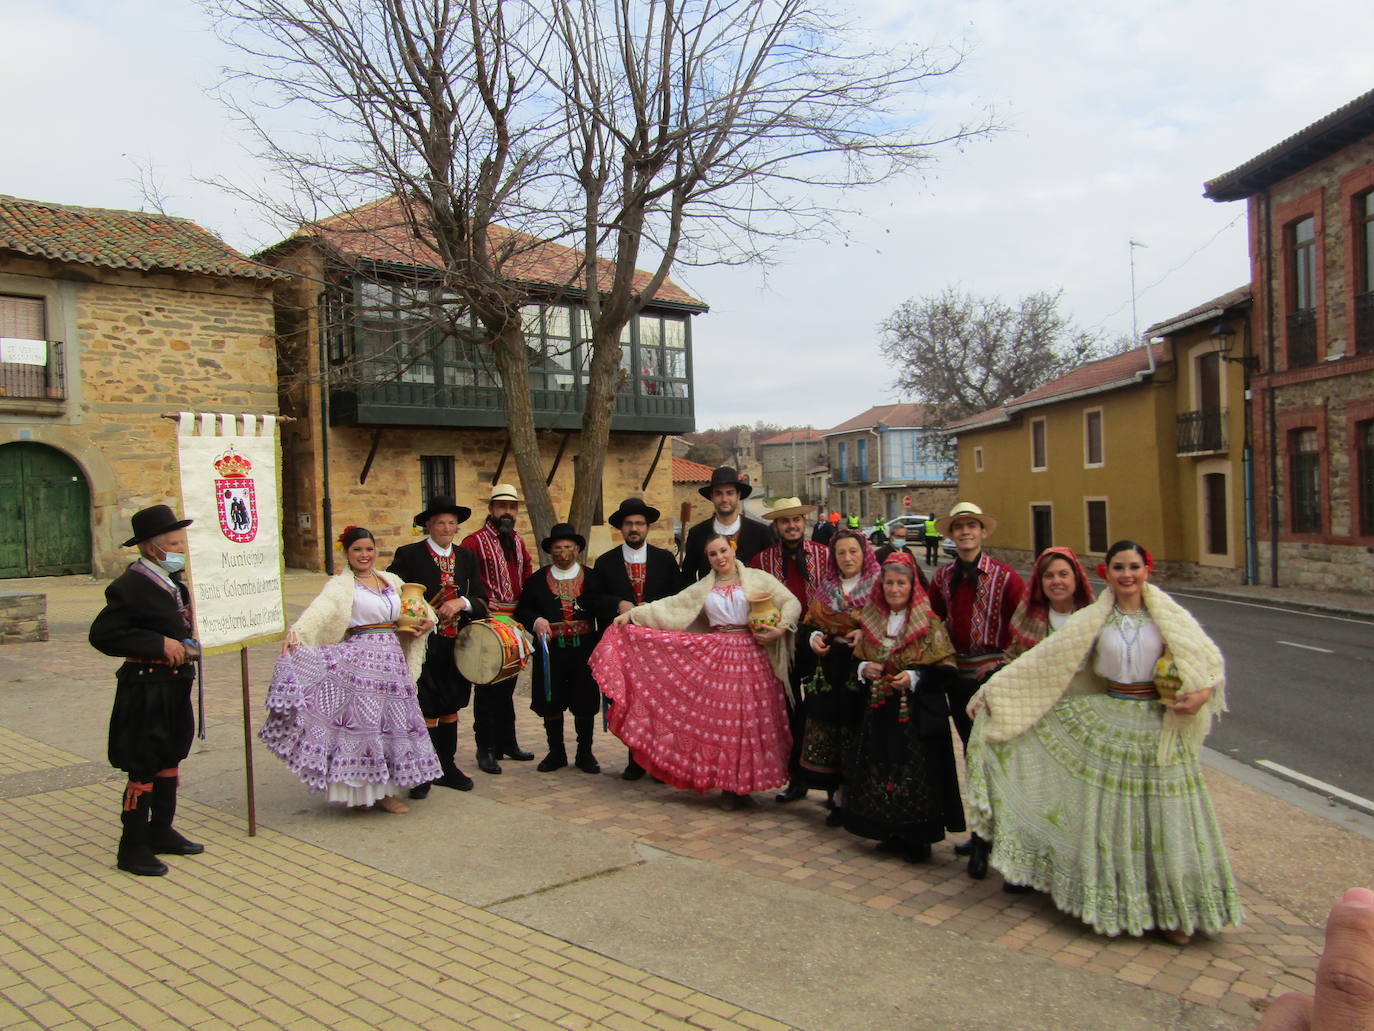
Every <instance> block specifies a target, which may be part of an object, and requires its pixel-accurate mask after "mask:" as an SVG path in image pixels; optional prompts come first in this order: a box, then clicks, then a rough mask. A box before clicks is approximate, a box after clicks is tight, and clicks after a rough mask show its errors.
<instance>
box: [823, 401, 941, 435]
mask: <svg viewBox="0 0 1374 1031" xmlns="http://www.w3.org/2000/svg"><path fill="white" fill-rule="evenodd" d="M925 424H926V409H925V405H917V404H899V405H874V406H873V407H872V408H870V409H869V410H868V411H866V412H863V413H862V414H860V415H856V416H854V418H852V419H847V420H845V421H844V422H842V423H840V424H839V425H838V426H836V427H834V428H832V429H828V430H826V431H825V433H824V434H823V436H826V437H831V436H834V435H835V434H836V433H848V432H850V431H852V430H866V429H871V428H872V427H874V426H882V427H884V428H885V429H890V430H892V429H919V428H921V427H922V426H924V425H925Z"/></svg>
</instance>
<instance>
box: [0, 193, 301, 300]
mask: <svg viewBox="0 0 1374 1031" xmlns="http://www.w3.org/2000/svg"><path fill="white" fill-rule="evenodd" d="M0 250H7V251H15V252H17V253H19V254H25V255H29V256H31V257H35V258H47V259H49V260H52V261H70V262H74V263H76V264H79V265H95V266H98V267H100V268H131V269H140V270H143V271H147V272H153V271H158V272H162V271H168V272H196V273H200V274H202V275H208V276H232V277H234V278H238V279H283V278H285V276H286V274H285V273H283V272H281V271H279V270H277V269H274V268H271V267H269V266H267V265H259V264H258V263H257V262H254V261H250V260H248V259H247V258H245V257H244V256H243V255H242V254H240V253H239V252H238V251H236V250H234V249H233V248H232V247H230V246H229V245H228V244H227V243H225V242H224V241H223V240H221V239H220V238H219V237H217V236H215V235H214V234H213V233H211V232H208V231H207V230H205V229H202V228H201V227H200V226H198V225H196V224H195V223H194V222H191V221H189V220H187V219H184V218H174V217H172V216H171V215H158V214H154V213H152V212H147V211H112V210H109V209H106V208H78V207H72V206H71V205H67V204H53V203H50V202H46V201H36V200H22V199H21V198H19V197H8V196H4V195H0Z"/></svg>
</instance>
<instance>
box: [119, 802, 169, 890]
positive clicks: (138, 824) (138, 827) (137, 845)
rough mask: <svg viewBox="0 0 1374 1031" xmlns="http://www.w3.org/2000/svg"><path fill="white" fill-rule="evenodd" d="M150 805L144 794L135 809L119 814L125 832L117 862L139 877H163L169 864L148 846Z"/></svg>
mask: <svg viewBox="0 0 1374 1031" xmlns="http://www.w3.org/2000/svg"><path fill="white" fill-rule="evenodd" d="M131 783H132V782H131ZM150 805H151V799H150V798H149V797H148V795H147V794H143V795H140V796H139V797H138V800H137V802H136V803H135V805H134V808H133V809H125V810H124V811H123V812H121V813H120V814H119V820H120V822H121V823H122V824H123V825H124V833H122V834H121V835H120V836H119V851H118V852H117V853H116V857H115V864H116V865H117V866H118V867H119V868H120V869H121V870H123V871H124V872H125V873H131V874H134V875H135V876H138V877H161V876H162V875H163V874H165V873H166V872H167V864H166V863H164V862H163V861H162V860H161V859H159V858H158V857H157V856H155V855H153V850H152V849H150V848H149V847H148V809H149V806H150Z"/></svg>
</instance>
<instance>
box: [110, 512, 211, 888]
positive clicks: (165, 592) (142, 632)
mask: <svg viewBox="0 0 1374 1031" xmlns="http://www.w3.org/2000/svg"><path fill="white" fill-rule="evenodd" d="M189 525H191V520H189V519H178V518H177V517H176V513H175V512H173V511H172V510H171V509H170V508H169V507H168V506H166V505H154V506H153V507H152V508H145V509H143V510H142V511H141V512H135V513H134V518H133V531H134V535H133V536H132V537H130V538H129V539H128V540H127V541H125V542H124V547H126V548H131V547H134V546H137V547H138V554H139V557H138V560H137V561H135V562H133V563H132V564H130V566H129V568H128V569H126V570H125V571H124V572H123V573H122V574H121V575H120V576H119V577H118V578H117V579H116V580H115V581H114V582H113V583H111V584H110V586H108V587H106V588H105V607H104V608H103V609H101V610H100V614H99V615H98V616H96V617H95V622H93V623H92V624H91V631H90V642H91V646H92V647H93V648H95V649H96V650H97V651H101V652H104V653H105V654H106V655H116V656H120V657H121V658H123V659H124V664H123V665H122V666H120V667H119V670H118V671H117V672H116V673H115V699H114V709H113V711H111V713H110V739H109V758H110V765H111V766H114V767H116V768H117V769H121V770H123V771H124V772H125V773H126V774H128V777H129V782H128V784H127V785H126V786H125V788H124V808H123V812H122V813H121V816H120V819H121V821H122V822H123V824H124V832H123V833H122V834H121V835H120V838H119V850H118V852H117V854H116V862H117V865H118V866H119V869H121V870H124V871H125V872H127V873H131V874H136V875H138V876H139V877H161V876H162V875H163V874H165V873H166V872H167V864H166V863H164V862H163V861H162V860H161V859H159V858H158V855H159V854H162V855H173V856H195V855H199V854H200V853H202V852H204V851H205V846H204V845H201V844H198V843H197V842H194V841H187V840H186V839H185V838H184V837H182V836H181V835H180V834H179V833H177V831H175V830H174V829H173V828H172V819H173V817H174V816H175V815H176V811H177V778H178V777H179V775H180V770H179V769H178V767H179V766H180V764H181V760H183V759H185V758H186V756H188V755H189V754H190V753H191V741H192V739H193V738H194V737H195V732H196V723H195V715H194V714H193V713H192V711H191V681H192V680H193V679H195V659H196V658H197V649H196V646H195V642H194V641H192V640H191V627H192V623H191V595H190V592H189V591H187V589H186V587H185V586H184V585H183V584H182V583H181V579H180V573H181V570H182V569H184V568H185V566H186V527H187V526H189Z"/></svg>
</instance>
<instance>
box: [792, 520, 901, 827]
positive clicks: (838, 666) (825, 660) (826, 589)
mask: <svg viewBox="0 0 1374 1031" xmlns="http://www.w3.org/2000/svg"><path fill="white" fill-rule="evenodd" d="M830 557H831V563H830V566H829V568H828V569H826V571H825V576H824V578H823V579H822V581H821V587H820V590H819V591H818V592H817V595H816V598H815V600H814V601H813V602H812V603H811V607H810V608H809V609H808V610H807V614H806V617H805V622H807V623H810V624H811V625H812V626H816V627H820V628H821V629H819V630H816V631H814V632H812V634H811V640H810V645H811V650H812V651H813V652H815V653H816V655H817V656H819V661H818V662H817V665H816V672H815V674H813V675H812V676H811V678H810V679H809V680H808V681H807V682H806V684H805V696H806V729H805V732H804V734H803V737H802V753H801V769H802V776H803V777H804V778H805V781H806V785H807V787H812V788H821V789H823V790H824V791H825V792H826V795H827V805H829V806H830V807H831V812H830V815H829V816H827V817H826V821H825V822H826V823H827V824H828V825H829V826H831V827H838V826H839V825H840V822H841V820H842V819H843V814H842V812H841V811H840V809H839V808H837V807H836V803H835V793H836V792H837V791H838V790H840V783H841V780H842V767H843V762H844V736H845V733H846V730H847V729H849V728H852V727H853V726H854V725H855V724H857V722H858V716H859V714H860V713H861V712H862V707H861V705H859V703H858V702H857V700H856V697H850V692H848V691H846V690H845V689H846V687H847V686H848V684H849V681H850V680H851V679H852V678H853V676H854V642H855V641H857V640H858V636H857V630H858V626H859V622H858V614H859V610H860V609H862V608H863V607H864V605H865V604H866V603H867V602H868V599H869V596H870V595H871V594H872V593H873V591H874V589H875V588H877V586H878V578H879V576H880V575H881V570H880V569H879V566H878V559H877V556H876V555H875V554H874V551H873V547H872V545H871V544H869V542H868V540H867V539H866V538H865V537H864V535H863V534H861V533H859V532H858V531H856V530H850V529H847V528H846V529H842V530H836V531H835V533H834V535H833V537H832V538H831V541H830ZM847 717H848V718H847Z"/></svg>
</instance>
